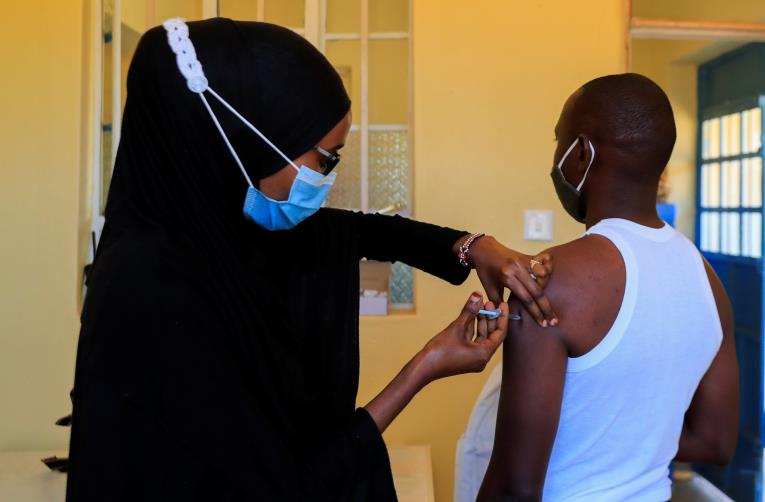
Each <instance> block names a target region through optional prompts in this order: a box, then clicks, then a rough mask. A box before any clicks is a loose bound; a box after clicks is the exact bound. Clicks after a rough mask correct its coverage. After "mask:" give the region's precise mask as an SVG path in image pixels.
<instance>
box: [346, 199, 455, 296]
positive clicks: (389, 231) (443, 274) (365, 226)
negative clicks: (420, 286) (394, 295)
mask: <svg viewBox="0 0 765 502" xmlns="http://www.w3.org/2000/svg"><path fill="white" fill-rule="evenodd" d="M355 216H356V218H357V227H358V229H359V233H360V235H361V238H360V245H359V251H360V254H361V256H360V257H359V258H368V259H370V260H377V261H389V262H394V261H400V262H404V263H406V264H407V265H411V266H412V267H415V268H418V269H420V270H422V271H423V272H427V273H429V274H431V275H434V276H436V277H439V278H441V279H443V280H445V281H448V282H450V283H451V284H455V285H456V284H462V283H463V282H464V281H465V279H467V277H468V275H469V274H470V269H469V268H467V267H463V266H462V265H460V264H459V261H458V260H457V257H456V256H455V254H454V252H453V251H452V248H453V246H454V243H455V242H457V240H458V239H459V238H461V237H463V236H465V235H467V232H464V231H460V230H454V229H452V228H447V227H440V226H438V225H431V224H430V223H422V222H419V221H415V220H410V219H408V218H403V217H401V216H385V215H381V214H364V213H355Z"/></svg>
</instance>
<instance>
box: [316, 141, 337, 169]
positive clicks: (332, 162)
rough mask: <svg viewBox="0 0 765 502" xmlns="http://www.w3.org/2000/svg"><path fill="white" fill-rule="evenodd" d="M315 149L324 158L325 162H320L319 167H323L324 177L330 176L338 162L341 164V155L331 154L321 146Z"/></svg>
mask: <svg viewBox="0 0 765 502" xmlns="http://www.w3.org/2000/svg"><path fill="white" fill-rule="evenodd" d="M313 149H314V150H316V151H317V152H319V154H321V156H322V157H324V160H322V161H320V162H319V165H320V166H321V170H322V174H323V175H324V176H326V175H328V174H329V173H331V172H332V170H333V169H334V168H335V166H336V165H337V164H338V162H340V154H339V153H332V152H329V151H327V150H325V149H323V148H322V147H320V146H315V147H313Z"/></svg>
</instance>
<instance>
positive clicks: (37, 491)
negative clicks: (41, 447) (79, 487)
mask: <svg viewBox="0 0 765 502" xmlns="http://www.w3.org/2000/svg"><path fill="white" fill-rule="evenodd" d="M54 455H56V456H59V457H65V456H66V452H63V451H13V452H10V451H4V452H0V500H2V502H63V500H64V494H65V493H66V474H64V473H62V472H57V471H51V470H50V469H48V467H47V466H46V465H45V464H43V463H42V462H41V461H40V460H41V459H43V458H46V457H52V456H54Z"/></svg>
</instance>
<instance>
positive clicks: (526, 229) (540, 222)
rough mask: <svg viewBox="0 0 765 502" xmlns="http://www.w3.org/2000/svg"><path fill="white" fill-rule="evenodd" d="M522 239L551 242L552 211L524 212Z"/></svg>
mask: <svg viewBox="0 0 765 502" xmlns="http://www.w3.org/2000/svg"><path fill="white" fill-rule="evenodd" d="M523 238H524V239H526V240H527V241H551V240H553V213H552V211H529V210H527V211H525V212H524V214H523Z"/></svg>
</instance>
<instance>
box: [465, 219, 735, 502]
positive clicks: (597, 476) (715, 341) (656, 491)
mask: <svg viewBox="0 0 765 502" xmlns="http://www.w3.org/2000/svg"><path fill="white" fill-rule="evenodd" d="M587 233H588V234H597V235H602V236H603V237H606V238H607V239H609V240H610V241H611V242H612V243H613V244H614V245H615V246H616V248H617V249H618V250H619V252H620V253H621V255H622V258H623V260H624V265H625V270H626V282H625V290H624V298H623V300H622V305H621V308H620V310H619V313H618V314H617V317H616V320H615V321H614V324H613V326H612V327H611V329H610V330H609V332H608V333H607V334H606V336H605V337H604V338H603V339H602V340H601V342H600V343H599V344H598V345H596V346H595V347H594V348H593V349H592V350H591V351H589V352H588V353H587V354H585V355H583V356H580V357H575V358H569V360H568V368H567V372H566V381H565V387H564V392H563V403H562V407H561V416H560V423H559V425H558V432H557V435H556V438H555V444H554V446H553V450H552V455H551V457H550V463H549V466H548V469H547V478H546V480H545V487H544V493H543V499H544V500H545V501H553V502H557V501H567V502H579V501H587V502H598V501H603V502H612V501H630V502H633V501H634V502H643V501H645V502H660V501H666V500H669V499H670V497H671V481H670V478H669V464H670V462H671V461H672V459H673V458H674V457H675V454H676V453H677V447H678V442H679V440H680V432H681V431H682V426H683V418H684V415H685V412H686V410H687V409H688V406H689V405H690V403H691V399H692V398H693V394H694V393H695V391H696V387H697V386H698V384H699V381H700V380H701V378H702V377H703V376H704V374H705V373H706V371H707V369H708V368H709V366H710V364H711V363H712V360H713V359H714V357H715V355H716V354H717V351H718V349H719V347H720V343H721V341H722V327H721V324H720V318H719V315H718V313H717V306H716V303H715V300H714V295H713V294H712V288H711V286H710V284H709V279H708V277H707V274H706V271H705V269H704V264H703V262H702V259H701V256H700V254H699V252H698V251H697V250H696V248H695V247H694V245H693V244H692V243H691V242H690V241H688V239H686V238H685V237H684V236H683V235H682V234H680V233H679V232H677V231H676V230H674V229H673V228H672V227H670V226H669V225H665V226H664V227H663V228H660V229H654V228H649V227H645V226H642V225H638V224H636V223H633V222H631V221H628V220H622V219H608V220H604V221H602V222H600V223H598V224H597V225H595V226H593V227H592V228H591V229H590V230H589V231H588V232H587ZM593 301H597V300H595V299H593ZM496 380H498V379H494V381H493V382H492V379H491V378H490V380H489V382H488V384H490V385H494V386H497V385H498V382H497V381H496ZM482 396H484V397H485V398H488V399H491V400H498V398H499V392H492V390H491V389H484V392H483V393H482ZM487 409H493V410H496V403H495V402H481V401H479V403H477V404H476V408H475V409H474V411H473V415H472V416H471V419H470V423H469V424H468V429H467V431H466V433H465V435H464V436H463V437H462V439H461V440H460V444H459V446H458V455H457V456H458V459H457V464H458V472H457V479H456V484H457V486H456V488H457V491H456V499H457V500H458V501H460V502H462V501H467V500H470V501H471V502H472V501H474V500H475V496H476V494H477V493H478V488H479V487H480V484H481V481H482V478H483V474H484V473H485V472H486V466H487V465H488V456H489V455H490V452H491V445H488V448H489V450H488V455H487V452H486V450H485V449H486V446H487V441H486V437H485V432H486V428H490V429H493V424H491V426H489V425H488V424H486V420H487V418H486V410H487ZM495 413H496V411H495ZM492 418H494V419H496V415H495V416H494V417H492ZM482 422H483V423H482ZM492 432H493V431H492ZM492 435H493V434H492ZM476 461H477V462H478V466H475V465H474V466H473V467H472V468H471V469H472V472H466V471H465V470H463V469H461V468H460V466H463V465H464V466H467V465H469V463H470V462H476ZM479 476H480V477H479Z"/></svg>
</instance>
